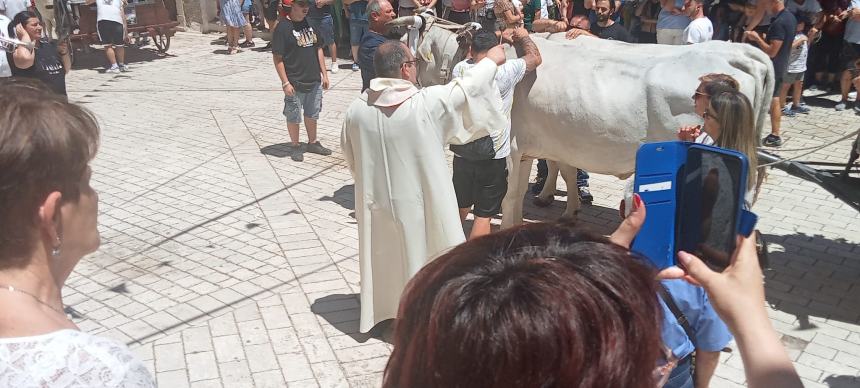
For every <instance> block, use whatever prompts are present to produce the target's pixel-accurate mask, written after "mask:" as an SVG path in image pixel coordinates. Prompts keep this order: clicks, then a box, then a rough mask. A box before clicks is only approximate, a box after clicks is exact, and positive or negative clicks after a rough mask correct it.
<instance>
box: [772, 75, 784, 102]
mask: <svg viewBox="0 0 860 388" xmlns="http://www.w3.org/2000/svg"><path fill="white" fill-rule="evenodd" d="M781 89H782V75H777V76H776V77H774V80H773V97H779V91H780V90H781Z"/></svg>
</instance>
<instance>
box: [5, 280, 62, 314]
mask: <svg viewBox="0 0 860 388" xmlns="http://www.w3.org/2000/svg"><path fill="white" fill-rule="evenodd" d="M0 289H4V290H7V291H9V292H20V293H22V294H24V295H28V296H30V297H31V298H33V299H34V300H35V301H36V302H39V303H40V304H41V305H43V306H46V307H48V308H49V309H51V310H54V311H56V312H58V313H60V315H62V316H66V313H65V312H63V311H61V310H57V309H56V308H55V307H54V306H51V305H49V304H47V303H45V302H43V301H42V300H41V299H39V297H37V296H36V295H33V294H31V293H29V292H27V291H24V290H22V289H20V288H15V287H14V286H10V285H8V284H0Z"/></svg>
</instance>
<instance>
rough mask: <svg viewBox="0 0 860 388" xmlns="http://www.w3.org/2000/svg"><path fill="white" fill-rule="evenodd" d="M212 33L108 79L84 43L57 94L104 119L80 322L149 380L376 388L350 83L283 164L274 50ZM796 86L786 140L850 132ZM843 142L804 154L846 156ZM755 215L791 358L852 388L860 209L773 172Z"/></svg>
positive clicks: (333, 93) (733, 361)
mask: <svg viewBox="0 0 860 388" xmlns="http://www.w3.org/2000/svg"><path fill="white" fill-rule="evenodd" d="M216 38H217V36H214V35H200V34H193V33H180V34H178V35H177V36H176V37H175V39H174V41H173V45H172V46H173V47H172V48H171V51H170V54H171V55H170V56H167V57H158V56H156V55H155V54H154V53H152V52H151V51H145V50H129V51H130V53H129V58H130V59H131V60H130V62H131V66H132V72H130V73H124V74H118V75H110V74H105V73H104V70H103V69H102V68H101V67H100V66H101V61H102V59H101V58H102V57H101V54H100V52H94V53H90V54H88V55H84V56H79V60H78V63H77V67H78V68H79V69H76V70H75V71H74V72H72V74H71V75H70V77H69V90H70V97H71V99H72V100H74V101H77V102H80V103H82V104H85V105H86V106H88V107H89V108H90V109H92V110H93V111H94V112H95V113H96V115H97V116H98V118H99V120H100V122H101V124H102V145H101V150H100V153H99V155H98V157H97V159H96V160H95V162H94V166H93V169H94V172H95V173H94V175H93V179H94V186H95V187H96V189H97V190H98V191H99V192H100V194H101V212H100V225H101V233H102V247H101V249H100V250H99V251H98V252H97V253H95V254H93V255H92V256H90V257H87V258H85V259H84V260H83V261H82V262H81V264H80V265H79V266H78V267H77V269H76V271H75V273H74V274H73V275H72V276H71V278H70V279H69V282H68V284H67V287H66V289H65V295H66V299H65V300H66V302H67V303H68V305H69V306H70V307H71V308H72V309H73V311H74V314H75V321H76V322H77V323H78V324H79V325H80V327H81V328H82V329H83V330H87V331H90V332H93V333H100V334H103V335H106V336H109V337H112V338H115V339H118V340H120V341H123V342H126V343H128V344H129V345H130V346H131V347H132V348H133V349H135V351H136V352H137V354H139V355H140V357H141V358H142V359H143V360H145V361H146V363H147V365H148V367H149V368H150V369H151V370H152V371H153V373H155V375H156V376H157V379H158V383H159V385H160V386H161V387H166V388H174V387H188V386H191V387H200V388H202V387H227V388H239V387H257V388H262V387H283V386H289V387H348V386H349V387H376V386H379V385H380V381H381V374H382V373H381V372H382V370H383V369H384V367H385V363H386V360H387V357H388V355H389V352H390V350H391V346H390V345H389V344H386V343H385V342H382V341H381V340H379V339H377V338H369V337H368V336H367V335H362V334H360V333H358V316H359V313H358V311H359V310H358V307H359V305H358V298H357V292H358V291H359V274H358V259H357V256H356V254H357V244H358V242H357V239H356V236H357V232H356V222H355V220H354V219H353V217H352V215H353V208H354V203H353V186H352V182H351V177H350V174H349V172H348V170H347V168H346V165H345V163H344V161H343V159H342V155H341V153H340V149H339V134H340V127H341V122H342V116H343V111H344V109H345V107H346V105H347V104H348V103H349V102H350V101H351V100H352V99H353V98H355V97H356V95H357V94H358V90H359V86H360V77H359V75H358V74H357V73H353V72H351V71H350V70H349V69H341V71H340V72H339V73H337V74H332V75H331V76H330V77H331V81H332V89H331V90H329V91H328V92H326V94H325V96H324V108H323V113H322V117H321V119H320V136H319V137H320V139H321V140H322V142H323V144H325V145H327V146H329V147H331V148H332V149H333V150H334V154H333V155H332V156H330V157H321V156H318V155H307V156H306V159H305V161H304V162H303V163H295V162H292V161H291V160H290V158H289V157H288V155H287V151H286V149H285V147H284V143H286V142H287V141H288V137H287V132H286V127H285V124H284V119H283V116H282V115H281V109H282V100H281V99H282V92H281V91H280V89H279V81H278V79H277V77H276V75H275V73H274V71H273V69H272V64H271V63H272V62H271V55H270V54H269V53H266V52H255V51H246V52H244V53H241V54H239V55H234V56H228V55H221V54H222V53H223V51H224V50H223V46H221V45H219V43H218V42H217V41H216ZM342 63H343V64H348V63H350V62H349V61H344V62H342ZM807 100H808V101H809V102H810V104H813V105H816V107H814V108H813V112H812V113H811V114H810V115H802V116H800V117H798V118H788V119H786V120H785V124H784V126H785V130H784V131H785V135H786V136H787V138H788V143H787V144H786V145H785V146H784V148H786V149H790V148H802V147H808V146H813V145H819V144H822V143H824V142H827V141H830V140H834V139H838V138H839V137H840V136H841V135H842V134H844V133H846V132H847V131H850V130H854V129H855V128H857V127H858V126H860V117H858V116H855V115H854V114H853V113H851V112H840V113H837V112H834V111H833V110H832V109H830V108H829V107H830V106H832V105H833V101H832V100H831V99H827V98H814V97H812V96H811V95H810V96H809V97H808V98H807ZM820 106H823V107H820ZM848 146H849V142H848V141H843V142H841V143H839V144H837V145H834V146H832V147H830V148H827V149H825V150H822V151H820V152H816V153H815V154H814V155H813V156H809V157H808V159H814V160H823V161H830V162H843V163H844V162H845V160H847V155H848ZM783 154H784V155H791V154H792V153H791V152H784V153H783ZM591 185H592V191H593V192H594V194H595V202H594V205H592V206H588V207H585V208H584V209H583V210H582V211H581V215H580V222H581V223H582V224H583V225H586V226H587V227H590V228H593V229H594V230H596V231H599V232H604V233H605V232H609V231H611V230H612V229H614V228H615V226H616V225H617V224H618V222H619V219H618V216H617V211H616V208H617V207H616V204H617V203H618V198H619V193H620V191H621V189H622V186H623V182H621V181H619V180H617V179H615V178H613V177H606V176H594V177H593V179H592V181H591ZM564 200H565V197H563V196H560V197H557V200H556V202H555V203H554V204H553V205H552V206H551V207H549V208H546V209H538V208H535V207H532V206H530V205H527V207H526V217H527V218H528V219H532V220H550V219H553V218H555V217H557V216H558V215H560V214H561V212H562V210H563V204H564ZM755 211H756V212H757V213H758V214H759V216H760V217H761V221H760V227H761V229H762V231H763V232H764V233H765V234H766V236H767V238H768V239H769V241H770V242H772V243H773V246H772V249H773V250H774V252H773V253H772V255H771V262H772V265H773V270H771V271H769V273H768V274H767V278H768V279H767V298H768V303H769V305H770V308H769V312H770V315H771V317H772V321H773V324H774V326H776V328H777V330H779V331H780V332H781V333H782V334H784V337H783V338H784V342H785V344H786V346H787V347H788V348H789V349H790V352H791V356H792V358H793V359H794V361H795V362H796V365H797V369H798V372H800V374H801V375H802V376H803V378H804V380H805V382H806V383H807V385H808V386H810V387H826V386H829V387H847V386H855V387H856V386H860V379H858V374H860V370H858V368H860V298H858V297H857V295H858V294H860V245H858V244H860V215H858V213H857V212H855V211H854V210H852V209H851V208H849V207H848V206H846V205H844V204H842V203H841V202H839V201H838V200H835V199H834V198H833V197H832V196H831V195H830V194H828V193H827V192H825V191H824V190H822V189H820V188H819V187H817V186H816V185H814V184H811V183H808V182H805V181H801V180H798V179H795V178H792V177H789V176H787V175H786V174H784V173H782V172H780V171H772V172H771V173H770V176H769V178H768V180H767V183H766V185H765V188H764V191H763V192H762V194H761V200H760V202H759V203H758V204H757V205H756V207H755ZM743 383H744V374H743V370H742V364H741V360H740V356H739V354H737V353H734V354H731V355H728V356H723V361H722V364H721V365H720V367H719V369H718V371H717V377H716V379H715V382H714V386H717V387H733V386H739V385H743Z"/></svg>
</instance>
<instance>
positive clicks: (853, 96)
mask: <svg viewBox="0 0 860 388" xmlns="http://www.w3.org/2000/svg"><path fill="white" fill-rule="evenodd" d="M848 99H849V100H856V99H857V91H856V90H855V91H853V92H850V93H848Z"/></svg>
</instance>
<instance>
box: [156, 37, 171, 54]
mask: <svg viewBox="0 0 860 388" xmlns="http://www.w3.org/2000/svg"><path fill="white" fill-rule="evenodd" d="M152 43H155V48H157V49H158V52H160V53H162V54H165V53H167V49H169V48H170V37H169V36H167V35H165V34H161V33H159V34H157V35H155V36H153V37H152Z"/></svg>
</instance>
